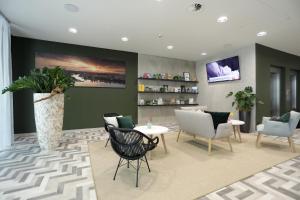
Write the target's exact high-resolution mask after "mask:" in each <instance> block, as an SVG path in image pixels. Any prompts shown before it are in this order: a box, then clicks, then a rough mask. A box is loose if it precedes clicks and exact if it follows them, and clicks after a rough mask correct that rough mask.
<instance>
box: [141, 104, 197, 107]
mask: <svg viewBox="0 0 300 200" xmlns="http://www.w3.org/2000/svg"><path fill="white" fill-rule="evenodd" d="M198 105H199V104H197V103H194V104H163V105H138V106H145V107H147V106H148V107H150V106H198Z"/></svg>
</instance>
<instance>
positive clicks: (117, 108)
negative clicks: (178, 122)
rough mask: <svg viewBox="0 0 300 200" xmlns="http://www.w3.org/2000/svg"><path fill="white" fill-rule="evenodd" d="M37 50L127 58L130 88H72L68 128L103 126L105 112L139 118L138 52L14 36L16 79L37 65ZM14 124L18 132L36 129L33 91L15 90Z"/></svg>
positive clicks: (68, 109) (13, 61)
mask: <svg viewBox="0 0 300 200" xmlns="http://www.w3.org/2000/svg"><path fill="white" fill-rule="evenodd" d="M35 52H48V53H55V54H60V53H61V54H70V55H78V56H88V57H100V58H106V59H112V60H122V61H125V62H126V88H125V89H124V88H123V89H122V88H120V89H119V88H79V87H77V88H72V89H70V90H69V91H68V92H67V94H68V95H69V96H70V99H66V100H65V116H64V129H80V128H94V127H100V126H103V121H102V115H103V113H106V112H118V113H120V114H123V115H132V116H133V119H134V120H135V121H137V106H136V102H137V81H136V78H137V67H138V54H137V53H131V52H124V51H116V50H109V49H100V48H94V47H86V46H79V45H72V44H65V43H57V42H49V41H42V40H35V39H29V38H21V37H12V65H13V79H14V80H15V79H17V78H18V77H19V76H23V75H26V74H28V73H29V71H30V70H31V69H33V68H34V65H35V60H34V59H35ZM14 126H15V132H16V133H27V132H33V131H35V124H34V114H33V100H32V92H30V91H21V92H17V93H15V94H14Z"/></svg>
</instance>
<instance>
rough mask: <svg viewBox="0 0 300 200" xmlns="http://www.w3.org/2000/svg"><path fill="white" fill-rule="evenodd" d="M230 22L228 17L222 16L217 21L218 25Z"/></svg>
mask: <svg viewBox="0 0 300 200" xmlns="http://www.w3.org/2000/svg"><path fill="white" fill-rule="evenodd" d="M227 21H228V17H227V16H221V17H219V18H218V19H217V22H218V23H224V22H227Z"/></svg>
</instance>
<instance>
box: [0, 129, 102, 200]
mask: <svg viewBox="0 0 300 200" xmlns="http://www.w3.org/2000/svg"><path fill="white" fill-rule="evenodd" d="M106 137H107V136H106V134H105V131H104V130H103V129H89V130H77V131H65V132H64V135H63V139H62V141H61V143H60V146H59V147H58V148H57V149H56V151H53V152H44V151H41V149H40V148H39V146H38V145H37V140H36V137H35V135H34V134H18V135H16V137H15V144H14V146H13V148H11V149H8V150H6V151H1V152H0V199H1V200H2V199H14V200H18V199H19V200H22V199H24V200H25V199H27V200H29V199H30V200H37V199H56V200H60V199H70V200H71V199H72V200H73V199H74V200H75V199H86V200H93V199H97V197H96V192H95V189H94V181H93V177H92V174H91V173H92V172H91V165H90V159H89V153H88V146H87V143H88V142H92V141H98V140H101V139H106Z"/></svg>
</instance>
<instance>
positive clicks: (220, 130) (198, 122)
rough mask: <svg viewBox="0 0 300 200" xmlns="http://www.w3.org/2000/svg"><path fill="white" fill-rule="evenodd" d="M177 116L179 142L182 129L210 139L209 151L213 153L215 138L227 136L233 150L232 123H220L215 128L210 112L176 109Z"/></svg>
mask: <svg viewBox="0 0 300 200" xmlns="http://www.w3.org/2000/svg"><path fill="white" fill-rule="evenodd" d="M175 116H176V119H177V121H178V124H179V127H180V131H179V133H178V136H177V142H178V140H179V136H180V133H181V132H182V131H184V132H186V133H188V134H192V135H194V137H196V136H201V137H204V138H207V139H208V153H211V148H212V141H213V140H215V139H220V138H227V141H228V143H229V147H230V151H232V146H231V142H230V136H231V135H232V126H231V124H229V123H222V124H219V125H218V127H217V129H216V130H215V129H214V125H213V120H212V117H211V115H210V114H209V113H204V112H195V111H186V110H175Z"/></svg>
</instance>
